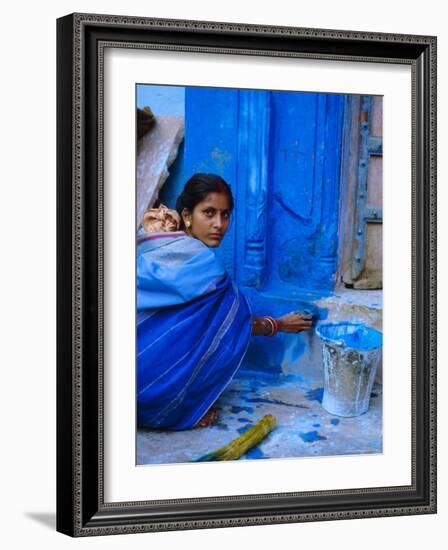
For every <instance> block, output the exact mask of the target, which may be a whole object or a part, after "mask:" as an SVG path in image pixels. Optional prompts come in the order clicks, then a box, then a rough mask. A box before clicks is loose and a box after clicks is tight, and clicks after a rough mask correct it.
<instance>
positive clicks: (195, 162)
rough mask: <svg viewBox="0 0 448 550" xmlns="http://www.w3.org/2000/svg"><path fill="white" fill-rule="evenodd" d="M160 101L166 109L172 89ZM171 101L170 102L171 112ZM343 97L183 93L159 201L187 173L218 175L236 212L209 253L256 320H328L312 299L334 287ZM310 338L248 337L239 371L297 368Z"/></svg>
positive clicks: (173, 192)
mask: <svg viewBox="0 0 448 550" xmlns="http://www.w3.org/2000/svg"><path fill="white" fill-rule="evenodd" d="M161 92H162V91H161V90H159V91H158V93H161ZM165 93H166V98H165V99H166V100H167V101H168V102H169V101H170V100H169V97H170V94H173V89H172V88H171V87H169V88H166V90H165ZM176 93H177V91H176ZM142 97H143V96H142ZM179 97H180V96H179V95H176V96H173V97H172V101H173V105H174V107H173V113H172V114H174V112H178V111H179V103H178V102H179ZM345 99H346V97H345V96H343V95H336V94H319V93H300V92H271V91H263V90H237V89H222V88H191V87H187V88H185V92H184V113H185V140H184V146H183V148H181V149H180V152H179V157H178V159H177V160H176V162H175V164H174V165H173V166H172V168H171V169H170V172H171V176H170V178H169V180H168V181H167V183H166V184H165V186H164V188H163V190H162V193H161V197H160V198H161V200H162V202H164V203H165V204H167V205H168V206H170V207H174V205H175V200H176V198H177V196H178V195H179V193H180V192H181V190H182V188H183V186H184V184H185V182H186V181H187V179H188V178H189V177H190V176H191V175H192V174H194V173H195V172H213V173H217V174H219V175H221V176H222V177H223V178H224V179H225V180H226V181H227V182H228V183H229V184H230V186H231V187H232V190H233V194H234V197H235V211H234V213H233V215H232V220H231V224H230V228H229V231H228V233H227V235H226V237H225V239H224V241H223V243H222V244H221V246H220V248H219V249H218V250H217V254H218V255H219V256H220V257H221V259H222V261H223V263H224V264H225V266H226V268H227V270H228V272H229V273H230V275H231V276H232V278H233V279H234V280H235V281H236V282H237V284H239V285H240V286H241V287H242V288H243V289H244V291H245V293H246V295H247V296H248V298H249V300H250V302H251V306H252V310H253V313H254V314H255V315H272V316H274V317H278V316H280V315H283V314H285V313H288V312H290V311H292V310H299V311H303V310H309V311H312V312H314V313H315V314H316V315H317V317H318V318H320V319H323V318H325V317H326V314H327V313H326V311H317V310H316V308H315V307H314V306H313V301H314V300H315V299H316V298H318V297H320V296H323V295H327V294H330V293H331V292H332V290H333V289H334V285H335V273H336V271H337V261H338V216H339V189H340V182H339V173H340V159H341V142H342V129H343V128H342V126H343V120H344V117H343V115H344V105H345ZM161 103H164V102H161ZM165 103H166V102H165ZM165 114H167V113H165ZM312 337H313V335H312V334H310V335H304V334H301V335H291V334H278V335H277V336H276V337H275V338H273V339H270V338H259V337H258V338H257V337H255V338H253V341H252V343H251V345H250V346H249V349H248V353H247V355H246V358H245V361H244V366H243V367H244V368H256V369H257V370H262V371H263V370H264V371H267V372H271V373H278V372H280V371H281V368H282V366H281V365H285V363H288V364H294V363H295V362H297V360H298V358H299V357H300V356H301V355H302V354H303V353H304V351H305V350H306V349H307V348H309V347H310V345H311V341H310V339H311V338H312Z"/></svg>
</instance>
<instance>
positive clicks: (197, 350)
mask: <svg viewBox="0 0 448 550" xmlns="http://www.w3.org/2000/svg"><path fill="white" fill-rule="evenodd" d="M57 34H58V37H57V40H58V64H57V65H58V66H57V68H58V105H57V114H58V167H57V174H58V201H57V206H58V447H57V449H58V461H57V463H58V472H57V475H58V493H57V496H58V504H57V529H58V530H59V531H61V532H63V533H66V534H68V535H71V536H89V535H105V534H114V533H133V532H147V531H160V530H172V529H197V528H210V527H224V526H237V525H262V524H266V523H284V522H300V521H314V520H331V519H347V518H363V517H378V516H390V515H400V514H401V515H403V514H424V513H434V512H435V511H436V440H435V426H436V401H435V394H436V391H435V390H436V372H435V369H436V364H435V363H436V341H435V334H436V317H435V313H436V279H435V276H436V273H435V265H436V264H435V262H436V260H435V255H436V235H435V222H436V220H435V216H436V207H435V200H436V133H435V132H436V39H435V38H434V37H427V36H405V35H389V34H372V33H367V32H351V31H334V30H320V29H301V28H292V27H272V26H267V27H259V26H255V25H249V24H248V25H241V24H230V23H212V22H201V21H180V20H162V19H146V18H137V17H122V16H106V15H104V16H103V15H92V14H73V15H70V16H67V17H64V18H61V19H59V20H58V26H57Z"/></svg>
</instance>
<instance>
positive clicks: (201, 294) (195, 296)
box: [137, 174, 312, 430]
mask: <svg viewBox="0 0 448 550" xmlns="http://www.w3.org/2000/svg"><path fill="white" fill-rule="evenodd" d="M232 209H233V197H232V192H231V190H230V187H229V185H228V184H227V183H226V182H225V181H224V180H223V179H222V178H221V177H219V176H217V175H215V174H195V175H194V176H193V177H192V178H190V180H188V182H187V183H186V185H185V188H184V191H183V192H182V194H181V195H180V196H179V198H178V200H177V204H176V211H173V210H168V209H167V208H166V207H163V206H161V207H160V208H158V209H151V210H149V211H148V212H147V213H146V214H145V216H144V217H143V221H142V228H141V230H140V231H139V233H138V239H137V312H138V314H137V371H138V374H137V419H138V426H139V427H146V428H160V429H170V430H184V429H189V428H193V427H195V426H201V425H207V424H208V423H210V422H211V421H213V419H214V416H215V415H214V413H213V409H211V407H212V405H213V403H214V402H215V401H216V400H217V399H218V397H219V396H220V395H221V393H222V392H223V391H224V389H225V388H226V386H227V385H228V383H229V382H230V380H231V379H232V377H233V376H234V374H235V373H236V371H237V370H238V368H239V366H240V364H241V362H242V360H243V358H244V355H245V353H246V350H247V347H248V345H249V339H250V335H251V334H259V335H264V336H274V335H275V334H276V333H277V332H279V331H283V332H299V331H302V330H307V329H309V328H310V327H311V323H312V321H311V318H310V317H309V316H306V315H302V314H299V313H295V312H293V313H289V314H288V315H285V316H283V317H280V318H278V319H273V318H272V317H269V316H265V317H255V316H253V315H252V314H251V311H250V307H249V304H248V302H247V300H246V298H245V296H244V295H243V294H242V292H241V291H240V290H239V289H238V287H237V286H236V285H235V284H234V283H232V281H231V280H230V277H229V275H228V274H227V273H226V271H225V270H224V268H223V267H222V266H221V264H220V262H219V261H218V259H217V257H216V256H215V254H214V252H213V250H212V249H213V248H216V247H218V246H219V245H220V243H221V241H222V239H223V237H224V235H225V233H226V231H227V229H228V227H229V222H230V215H231V211H232ZM208 411H209V412H208ZM207 412H208V414H207Z"/></svg>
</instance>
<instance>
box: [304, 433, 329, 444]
mask: <svg viewBox="0 0 448 550" xmlns="http://www.w3.org/2000/svg"><path fill="white" fill-rule="evenodd" d="M299 435H300V437H301V438H302V439H303V441H305V443H314V441H321V440H324V439H327V438H326V437H325V436H323V435H319V434H318V432H316V431H314V432H306V433H304V432H299Z"/></svg>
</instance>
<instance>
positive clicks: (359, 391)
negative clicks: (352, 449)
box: [316, 323, 382, 416]
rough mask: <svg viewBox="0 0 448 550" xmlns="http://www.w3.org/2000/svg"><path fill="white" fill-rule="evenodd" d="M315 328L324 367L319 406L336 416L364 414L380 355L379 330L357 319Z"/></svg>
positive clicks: (380, 340) (380, 339) (380, 335)
mask: <svg viewBox="0 0 448 550" xmlns="http://www.w3.org/2000/svg"><path fill="white" fill-rule="evenodd" d="M316 332H317V334H318V335H319V336H320V339H321V352H322V363H323V367H324V394H323V399H322V407H323V408H324V409H325V410H327V411H328V412H329V413H331V414H334V415H337V416H359V415H361V414H364V413H365V412H366V411H367V410H368V408H369V401H370V394H371V391H372V387H373V382H374V379H375V374H376V370H377V367H378V363H379V360H380V357H381V345H382V334H381V332H379V331H378V330H375V329H374V328H370V327H367V326H365V325H362V324H360V323H328V324H324V325H321V326H319V327H318V328H317V329H316Z"/></svg>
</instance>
